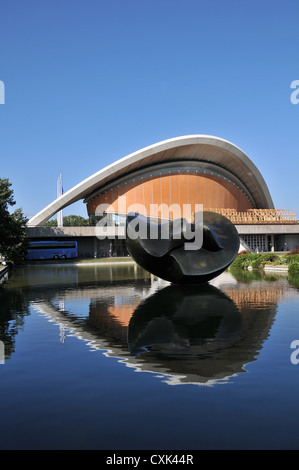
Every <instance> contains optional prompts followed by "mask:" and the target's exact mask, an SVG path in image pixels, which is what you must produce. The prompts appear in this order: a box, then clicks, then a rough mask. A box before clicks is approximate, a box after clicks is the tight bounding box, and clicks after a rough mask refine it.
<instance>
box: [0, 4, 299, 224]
mask: <svg viewBox="0 0 299 470" xmlns="http://www.w3.org/2000/svg"><path fill="white" fill-rule="evenodd" d="M0 80H2V81H3V82H4V84H5V104H4V105H0V164H1V167H0V177H7V178H9V179H10V181H11V183H12V185H13V189H14V194H15V199H16V202H17V205H16V207H22V209H23V211H24V212H25V213H31V214H34V213H36V212H38V211H39V210H41V209H42V208H43V207H44V206H46V205H47V204H49V203H50V202H52V201H53V200H54V199H55V198H56V183H57V178H58V176H59V174H60V173H62V175H63V182H64V190H65V191H66V190H68V189H70V188H71V187H72V186H74V185H75V184H77V183H79V182H80V181H82V180H83V179H84V178H86V177H88V176H90V175H91V174H93V173H94V172H96V171H98V170H100V169H101V168H103V167H104V166H106V165H108V164H110V163H112V162H113V161H115V160H117V159H119V158H122V157H124V156H126V155H127V154H129V153H131V152H133V151H136V150H139V149H141V148H142V147H145V146H147V145H150V144H153V143H155V142H159V141H161V140H164V139H168V138H172V137H176V136H180V135H186V134H212V135H216V136H219V137H222V138H224V139H227V140H229V141H231V142H233V143H234V144H236V145H238V146H239V147H241V148H242V150H243V151H245V152H246V153H247V155H248V156H249V157H250V158H251V159H252V160H253V162H254V163H255V164H256V166H257V167H258V168H259V170H260V171H261V173H262V174H263V176H264V178H265V180H266V183H267V184H268V187H269V189H270V192H271V194H272V197H273V200H274V204H275V206H276V207H277V208H283V209H291V208H292V209H294V210H295V211H296V213H297V215H298V217H299V198H298V187H299V150H298V149H299V104H298V105H294V104H292V103H291V100H290V96H291V92H292V91H293V90H291V88H290V84H291V82H292V81H293V80H299V2H298V0H281V1H280V0H279V1H278V0H259V1H256V0H253V1H251V2H249V1H243V0H235V1H233V0H226V1H223V0H209V1H201V0H180V1H178V0H151V1H147V0H109V1H108V0H107V1H102V0H0ZM72 213H76V214H79V215H83V216H86V210H85V207H84V205H83V203H77V204H75V205H73V206H70V207H69V208H67V209H65V210H64V214H65V215H67V214H72Z"/></svg>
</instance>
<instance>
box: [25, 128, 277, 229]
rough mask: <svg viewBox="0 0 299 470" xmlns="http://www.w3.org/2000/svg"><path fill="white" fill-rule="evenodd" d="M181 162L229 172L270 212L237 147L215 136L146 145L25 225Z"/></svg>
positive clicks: (260, 182) (259, 181)
mask: <svg viewBox="0 0 299 470" xmlns="http://www.w3.org/2000/svg"><path fill="white" fill-rule="evenodd" d="M182 160H188V161H190V160H194V161H199V162H208V163H212V164H215V165H217V166H219V168H222V169H224V170H226V171H229V172H230V173H231V174H232V175H234V176H235V177H236V178H238V179H239V180H240V181H241V182H242V184H243V185H244V186H245V187H246V188H247V190H248V192H249V193H250V195H251V197H252V199H253V201H254V203H255V207H256V208H257V209H272V208H274V205H273V201H272V198H271V195H270V192H269V190H268V187H267V185H266V183H265V181H264V178H263V177H262V175H261V173H260V172H259V170H258V169H257V167H256V166H255V165H254V163H253V162H252V161H251V160H250V158H249V157H248V156H247V155H246V154H245V153H244V152H243V151H242V150H241V149H240V148H239V147H237V146H235V145H234V144H232V143H231V142H228V141H227V140H224V139H221V138H219V137H215V136H209V135H187V136H181V137H175V138H172V139H168V140H164V141H162V142H158V143H156V144H153V145H150V146H148V147H145V148H143V149H141V150H138V151H137V152H133V153H131V154H129V155H127V156H126V157H123V158H121V159H120V160H117V161H116V162H115V163H112V164H111V165H108V166H106V167H105V168H103V169H102V170H100V171H98V172H97V173H94V174H93V175H91V176H90V177H89V178H86V179H85V180H83V181H82V182H81V183H79V184H77V185H76V186H74V187H73V188H71V189H69V190H68V191H67V192H66V193H65V194H63V195H62V196H60V197H59V198H57V199H55V201H53V202H52V203H51V204H49V205H48V206H46V207H45V208H44V209H42V210H41V211H40V212H38V213H37V214H36V215H35V216H33V217H32V218H31V219H30V220H29V221H28V224H27V225H28V226H31V227H36V226H40V225H43V224H44V223H45V222H46V221H47V220H48V219H50V218H51V217H52V216H53V215H55V214H56V213H57V212H58V211H60V210H61V209H63V208H64V207H67V206H69V205H71V204H73V203H74V202H76V201H79V200H80V199H85V198H88V197H89V196H90V195H91V194H92V193H93V192H94V191H96V190H99V189H100V188H103V187H104V186H106V185H107V184H109V183H110V182H112V181H117V180H118V179H119V178H122V177H124V176H126V175H129V174H131V173H133V172H135V171H137V170H140V169H142V168H146V167H150V166H152V165H158V164H165V163H167V162H175V161H182Z"/></svg>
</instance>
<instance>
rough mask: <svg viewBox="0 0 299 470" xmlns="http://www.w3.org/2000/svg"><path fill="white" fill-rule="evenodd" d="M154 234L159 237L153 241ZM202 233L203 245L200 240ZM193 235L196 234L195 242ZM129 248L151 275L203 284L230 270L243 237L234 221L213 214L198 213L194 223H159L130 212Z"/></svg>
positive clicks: (176, 281)
mask: <svg viewBox="0 0 299 470" xmlns="http://www.w3.org/2000/svg"><path fill="white" fill-rule="evenodd" d="M136 227H138V230H137V231H136ZM152 233H154V234H156V235H157V236H156V237H154V238H153V237H152V236H151V234H152ZM187 233H188V237H187ZM198 233H201V239H200V243H197V241H196V234H198ZM165 234H166V236H165ZM190 234H191V236H192V234H194V239H193V242H192V240H191V239H190ZM192 243H193V246H192ZM126 245H127V249H128V252H129V254H130V255H131V256H132V258H133V259H134V260H135V261H136V263H137V264H139V266H141V267H142V268H143V269H145V270H146V271H148V272H150V273H151V274H153V275H156V276H157V277H160V278H161V279H164V280H166V281H170V282H172V283H177V284H199V283H203V282H208V281H209V280H211V279H213V278H215V277H216V276H219V275H220V274H221V273H222V272H223V271H225V270H226V269H227V268H228V267H229V265H230V264H231V263H232V262H233V260H234V259H235V257H236V255H237V253H238V250H239V246H240V238H239V234H238V232H237V230H236V228H235V226H234V225H233V224H232V223H231V222H230V220H228V219H227V218H226V217H224V216H223V215H220V214H217V213H215V212H211V211H203V212H202V213H200V214H195V220H194V223H190V224H189V223H187V222H186V220H185V219H176V220H171V221H169V222H165V223H157V224H155V223H153V222H151V221H150V220H148V219H147V218H146V217H145V216H143V215H141V214H137V213H130V214H128V215H127V221H126Z"/></svg>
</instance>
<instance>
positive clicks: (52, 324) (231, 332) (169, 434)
mask: <svg viewBox="0 0 299 470" xmlns="http://www.w3.org/2000/svg"><path fill="white" fill-rule="evenodd" d="M0 301H1V303H0V340H1V342H2V346H3V344H4V352H5V356H4V357H1V355H0V416H1V427H0V448H1V449H104V450H109V449H119V450H123V449H133V450H134V449H157V450H158V449H180V450H185V449H239V448H241V449H299V428H298V420H299V400H298V393H299V364H298V365H297V364H296V361H293V362H295V363H293V362H292V361H291V355H292V354H293V357H294V358H295V359H296V358H297V356H296V350H294V349H292V348H291V343H292V342H293V341H294V340H299V278H298V277H295V276H294V277H290V278H288V277H286V276H285V277H279V276H276V275H272V276H262V275H261V274H252V273H241V274H234V275H232V274H231V273H228V272H226V273H224V274H222V275H221V276H220V277H218V278H217V279H216V280H214V281H213V282H211V283H210V284H209V285H205V286H196V287H187V286H186V287H178V286H172V285H170V284H168V283H166V282H162V281H161V280H158V279H157V278H154V277H152V276H150V275H149V274H147V273H145V272H144V271H143V270H141V269H139V268H137V267H136V266H135V265H131V264H127V265H114V266H89V267H85V266H82V267H76V266H66V265H65V266H60V267H59V266H42V267H41V266H31V267H24V268H19V269H17V270H16V271H15V272H14V273H13V275H12V276H11V277H10V279H9V280H8V282H6V283H5V284H3V285H2V288H1V289H0ZM0 345H1V343H0ZM0 354H1V349H0ZM2 356H3V354H2ZM298 359H299V354H298Z"/></svg>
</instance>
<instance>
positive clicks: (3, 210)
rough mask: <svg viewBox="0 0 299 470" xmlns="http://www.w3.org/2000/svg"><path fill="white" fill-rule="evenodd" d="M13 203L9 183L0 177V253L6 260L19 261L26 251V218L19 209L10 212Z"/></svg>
mask: <svg viewBox="0 0 299 470" xmlns="http://www.w3.org/2000/svg"><path fill="white" fill-rule="evenodd" d="M14 205H15V200H14V197H13V190H12V189H11V183H10V182H9V180H8V179H7V178H0V254H1V256H3V257H4V258H5V260H7V261H11V262H12V263H17V262H18V263H19V262H21V261H22V260H23V259H24V256H25V255H26V253H27V234H26V222H27V219H26V217H25V216H24V215H23V213H22V210H21V209H16V210H15V211H14V212H12V213H10V211H9V208H10V207H11V206H14Z"/></svg>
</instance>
